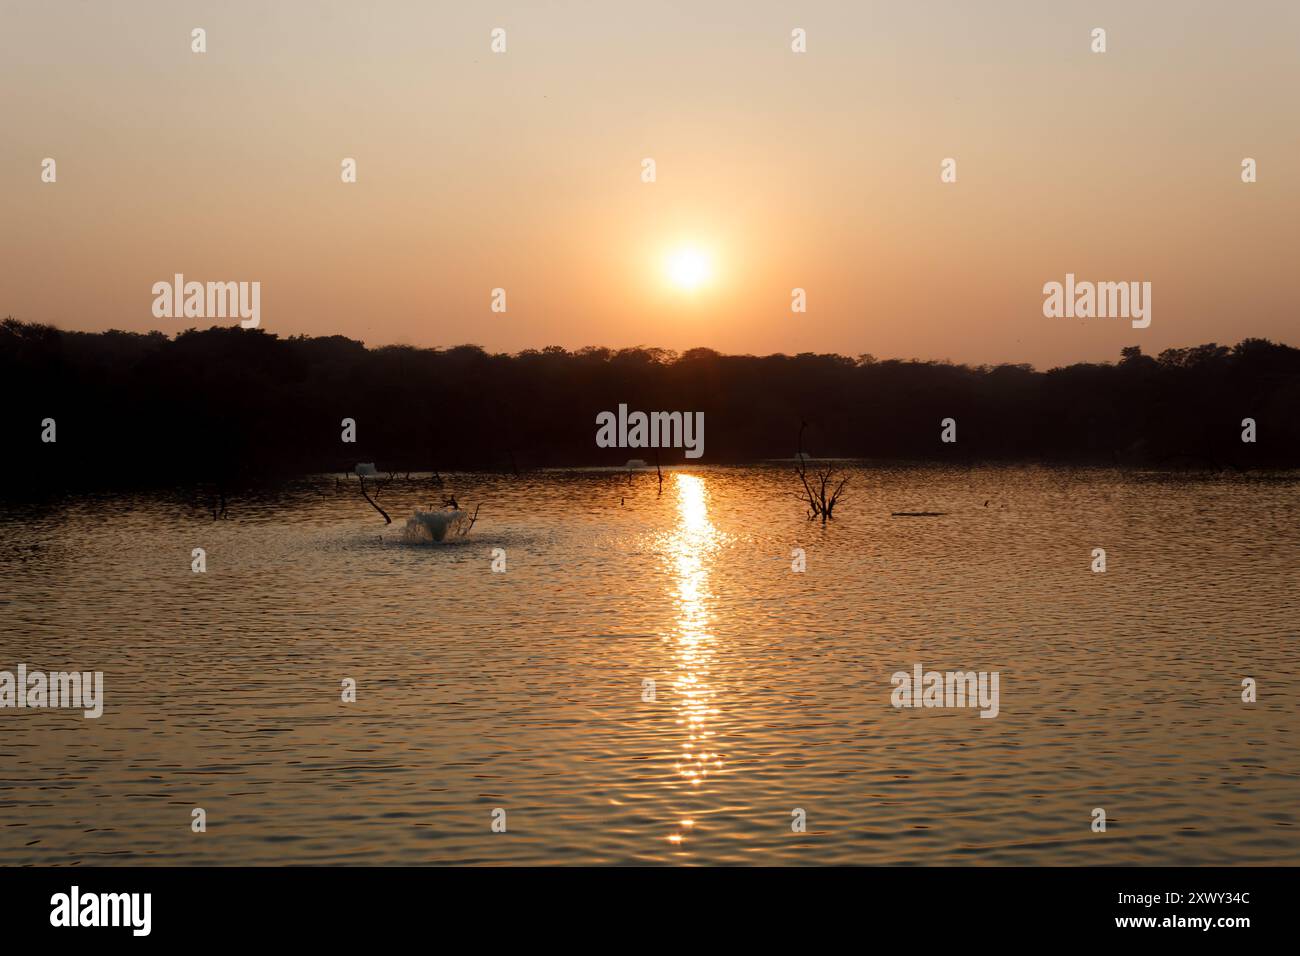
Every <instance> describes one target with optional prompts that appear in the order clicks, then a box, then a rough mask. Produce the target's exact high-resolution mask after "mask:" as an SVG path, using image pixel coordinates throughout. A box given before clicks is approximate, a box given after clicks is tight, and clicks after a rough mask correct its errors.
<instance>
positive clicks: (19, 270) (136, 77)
mask: <svg viewBox="0 0 1300 956" xmlns="http://www.w3.org/2000/svg"><path fill="white" fill-rule="evenodd" d="M196 26H201V27H203V28H204V29H206V31H207V42H208V52H207V53H204V54H194V53H191V52H190V31H191V29H192V28H193V27H196ZM498 26H499V27H504V28H505V29H506V31H507V52H506V53H504V54H493V53H492V52H491V51H490V50H489V43H490V32H491V30H492V29H493V28H494V27H498ZM1097 26H1100V27H1104V28H1105V29H1106V30H1107V38H1108V46H1109V49H1108V51H1107V52H1106V53H1104V54H1095V53H1092V52H1091V51H1090V49H1089V44H1090V36H1089V34H1090V31H1091V30H1092V28H1093V27H1097ZM795 27H800V28H803V29H805V30H806V31H807V36H808V52H807V53H805V54H795V53H793V52H791V49H790V31H791V30H792V29H793V28H795ZM1298 51H1300V4H1295V3H1289V2H1282V0H1277V2H1254V3H1252V2H1245V3H1234V4H1224V3H1189V2H1177V3H1175V2H1152V3H1142V4H1134V3H1130V2H1117V3H1104V2H1097V3H1087V4H1064V3H1051V4H1045V3H1041V2H1031V0H1025V2H1001V3H988V4H974V3H968V2H956V0H954V2H950V3H937V2H931V3H925V2H908V3H903V2H881V3H864V2H836V3H832V2H824V3H798V4H793V3H777V2H766V0H736V2H732V0H710V2H707V3H706V2H698V0H697V2H654V3H650V2H638V3H631V2H624V0H605V2H587V3H576V2H575V3H563V2H548V3H541V2H534V3H518V4H504V3H495V4H479V3H449V2H448V3H430V2H409V3H403V2H378V3H367V4H360V3H354V2H334V0H329V2H323V0H312V2H277V3H274V4H266V3H260V2H258V3H254V2H224V3H220V4H217V3H187V2H172V0H168V2H133V3H129V4H105V3H71V2H51V0H38V2H14V0H0V123H2V124H3V125H2V128H3V135H0V221H2V222H3V224H4V229H3V236H2V238H0V243H3V250H2V251H3V255H0V316H2V315H9V314H12V315H13V316H15V317H17V318H20V319H24V320H28V321H40V322H51V323H54V324H56V325H59V326H60V327H63V328H75V329H104V328H110V327H116V328H125V329H133V330H141V331H143V330H147V329H154V328H159V329H163V330H164V331H167V332H175V331H177V330H179V329H180V328H183V327H186V326H187V325H190V324H198V325H207V324H211V323H207V322H197V323H195V322H192V321H186V320H181V319H163V320H159V319H155V318H154V317H153V315H152V313H151V304H152V295H151V293H150V288H151V286H152V285H153V283H155V282H157V281H159V280H170V279H171V277H172V276H173V275H174V274H175V273H178V272H179V273H184V274H185V276H186V278H187V279H197V280H200V281H204V280H244V281H252V280H256V281H260V282H261V283H262V325H263V327H264V328H266V329H267V330H268V331H272V332H276V333H278V334H281V335H290V334H297V333H309V334H335V333H338V334H343V335H347V336H350V337H353V338H359V339H363V340H364V341H366V342H368V343H370V344H375V345H378V344H386V343H410V344H416V345H440V346H445V345H453V344H458V343H463V342H473V343H477V344H480V345H482V346H484V347H486V348H489V349H491V350H494V351H495V350H501V351H517V350H519V349H523V348H529V347H541V346H545V345H563V346H566V347H579V346H583V345H592V344H594V345H608V346H626V345H637V344H644V345H651V346H662V347H667V348H674V349H685V348H690V347H693V346H697V345H702V346H709V347H712V348H716V349H719V350H721V351H725V352H752V353H760V354H762V353H768V352H774V351H784V352H800V351H817V352H832V351H833V352H841V353H845V354H850V355H856V354H859V353H863V352H870V353H872V354H874V355H876V356H878V357H882V358H884V357H904V358H907V357H920V358H952V359H954V360H957V361H970V362H996V361H1028V362H1033V363H1035V364H1037V365H1051V364H1058V363H1063V362H1069V361H1076V360H1088V359H1094V360H1099V359H1113V358H1116V357H1117V356H1118V353H1119V349H1120V348H1121V347H1122V346H1124V345H1131V344H1138V345H1141V346H1143V348H1144V350H1145V351H1148V352H1158V351H1159V350H1160V349H1162V348H1165V347H1168V346H1182V345H1190V344H1197V343H1201V342H1205V341H1218V342H1220V343H1231V342H1236V341H1238V340H1239V339H1241V338H1244V337H1247V336H1265V337H1270V338H1273V339H1275V340H1282V341H1287V342H1289V343H1291V344H1296V342H1297V339H1298V338H1300V337H1298V336H1297V335H1296V330H1297V327H1300V322H1298V321H1297V317H1296V308H1295V294H1294V291H1293V288H1292V282H1293V276H1294V275H1295V274H1296V272H1297V269H1296V267H1295V261H1294V260H1295V255H1296V249H1297V246H1298V244H1300V243H1298V240H1300V186H1298V185H1297V177H1300V123H1297V116H1300V109H1298V108H1297V106H1298V103H1297V100H1298V98H1300V52H1298ZM1247 156H1249V157H1253V158H1255V159H1256V160H1257V161H1258V164H1259V181H1258V182H1257V183H1254V184H1250V185H1247V184H1243V183H1242V182H1241V179H1240V164H1241V160H1242V158H1243V157H1247ZM44 157H53V158H55V159H56V161H57V163H58V167H57V168H58V181H57V183H54V184H48V183H42V182H41V181H40V172H41V169H40V164H41V160H42V159H43V158H44ZM344 157H354V158H355V159H356V160H357V164H358V181H357V182H356V183H355V184H344V183H342V182H341V181H340V175H339V174H340V162H341V160H342V159H343V158H344ZM945 157H954V158H956V160H957V164H958V167H957V169H958V179H957V182H956V183H953V184H943V183H941V182H940V178H939V165H940V162H941V161H942V160H943V159H944V158H945ZM645 158H653V159H654V160H655V168H656V181H655V182H653V183H645V182H642V160H643V159H645ZM682 248H690V249H695V250H698V251H699V254H700V256H701V257H702V258H703V261H704V263H705V265H704V273H705V274H704V276H703V278H702V280H700V281H696V282H691V283H682V282H676V281H671V280H670V276H671V274H672V273H671V270H670V269H668V268H666V266H665V262H666V261H669V260H671V258H672V257H673V255H674V250H679V249H682ZM1067 272H1072V273H1075V274H1077V275H1078V276H1079V277H1080V278H1081V279H1093V280H1113V281H1128V280H1140V281H1150V282H1151V283H1152V287H1153V322H1152V325H1151V327H1150V328H1148V329H1144V330H1134V329H1132V328H1130V327H1129V324H1128V323H1127V322H1125V321H1116V320H1097V319H1094V320H1074V319H1048V318H1044V316H1043V313H1042V303H1043V294H1042V287H1043V284H1044V283H1045V282H1049V281H1053V280H1055V281H1060V280H1062V279H1063V278H1064V276H1065V274H1066V273H1067ZM796 287H799V288H803V289H805V290H806V293H807V307H808V311H807V313H806V314H803V315H798V316H796V315H793V314H792V313H791V309H790V303H791V290H792V289H793V288H796ZM494 288H504V289H506V290H507V294H508V311H507V312H506V313H504V314H500V313H493V312H491V311H490V308H489V306H490V301H491V292H492V289H494Z"/></svg>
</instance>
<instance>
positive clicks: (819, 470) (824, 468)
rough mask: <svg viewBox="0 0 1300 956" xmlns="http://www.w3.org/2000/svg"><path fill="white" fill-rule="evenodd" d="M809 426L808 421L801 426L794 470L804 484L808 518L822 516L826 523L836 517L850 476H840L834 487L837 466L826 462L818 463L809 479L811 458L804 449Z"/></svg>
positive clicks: (813, 518) (812, 518)
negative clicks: (804, 434) (804, 439)
mask: <svg viewBox="0 0 1300 956" xmlns="http://www.w3.org/2000/svg"><path fill="white" fill-rule="evenodd" d="M807 427H808V423H807V422H804V423H803V424H801V425H800V426H799V451H798V455H797V456H796V458H795V465H794V471H795V474H796V475H798V476H799V482H800V484H802V485H803V500H805V501H806V502H807V505H808V520H809V521H816V520H817V519H818V518H819V517H820V518H821V519H822V524H825V523H826V522H827V521H830V520H831V519H833V518H834V517H835V506H836V505H837V504H839V501H840V496H841V495H842V494H843V493H844V486H845V485H847V484H848V483H849V479H848V476H845V477H843V478H840V480H839V483H838V484H835V485H834V487H833V488H832V487H831V486H832V484H834V483H835V479H836V473H835V466H834V465H831V464H829V463H826V464H821V465H817V466H816V469H815V471H814V473H813V478H812V481H809V480H808V460H809V459H808V456H807V455H805V454H804V450H803V432H804V429H805V428H807Z"/></svg>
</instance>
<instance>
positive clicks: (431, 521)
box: [402, 510, 469, 544]
mask: <svg viewBox="0 0 1300 956" xmlns="http://www.w3.org/2000/svg"><path fill="white" fill-rule="evenodd" d="M468 524H469V515H467V514H466V513H465V512H463V511H459V510H457V511H417V512H415V514H413V515H411V517H409V518H407V519H406V527H405V528H404V529H402V541H403V542H404V543H406V544H436V543H438V542H440V541H442V540H444V539H445V538H446V537H447V536H448V534H449V533H450V535H451V536H452V537H453V538H458V537H460V536H461V535H463V534H465V532H466V531H468V530H469V528H468V527H467V525H468Z"/></svg>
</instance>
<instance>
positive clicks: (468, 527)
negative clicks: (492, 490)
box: [460, 503, 483, 538]
mask: <svg viewBox="0 0 1300 956" xmlns="http://www.w3.org/2000/svg"><path fill="white" fill-rule="evenodd" d="M482 507H483V505H482V503H479V504H477V505H475V506H474V514H473V515H471V516H470V519H469V524H467V525H466V526H465V527H463V528H461V531H460V537H462V538H463V537H465V535H467V534H469V533H470V531H471V530H472V529H473V527H474V522H475V521H477V520H478V509H479V508H482Z"/></svg>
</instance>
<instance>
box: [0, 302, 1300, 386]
mask: <svg viewBox="0 0 1300 956" xmlns="http://www.w3.org/2000/svg"><path fill="white" fill-rule="evenodd" d="M10 320H12V321H15V322H18V323H20V324H22V325H24V326H33V327H34V326H44V327H47V328H51V329H54V330H56V331H58V332H59V333H63V334H74V335H110V334H114V333H118V334H123V335H138V336H142V337H146V338H147V337H149V336H152V335H160V336H163V337H164V338H165V339H166V340H167V341H175V340H176V339H177V338H178V337H179V336H182V335H185V334H188V333H196V332H197V333H202V332H212V331H218V332H219V331H227V330H234V331H246V332H252V333H264V334H267V335H271V336H273V337H275V338H279V339H284V340H290V339H295V338H307V339H332V338H344V339H347V340H348V341H350V342H355V343H357V344H358V345H361V346H363V347H364V348H366V349H367V350H368V351H380V350H382V349H416V350H422V351H425V350H427V351H432V352H448V351H452V350H454V349H465V348H468V349H478V350H479V351H482V352H484V353H486V354H488V355H504V356H508V357H511V358H515V357H518V356H521V355H528V354H534V353H542V352H545V351H547V350H549V349H557V348H558V349H562V350H563V351H564V352H565V353H567V354H570V355H578V354H582V353H584V352H590V351H594V352H601V351H605V352H609V353H610V354H616V353H619V352H624V353H632V352H645V353H649V354H657V355H661V356H670V357H671V358H672V359H677V358H681V357H682V356H684V355H688V354H690V353H692V352H711V353H713V354H715V355H718V356H720V357H722V358H756V359H766V358H781V357H784V358H797V357H799V356H801V355H818V356H837V357H840V358H848V359H853V360H854V361H860V360H861V359H862V358H863V357H864V356H870V357H871V359H872V361H874V362H903V363H907V362H919V363H936V364H941V365H953V366H964V367H968V368H972V369H978V368H984V367H989V368H997V367H999V366H1016V367H1022V368H1023V367H1028V368H1031V369H1033V370H1034V371H1035V372H1050V371H1051V370H1052V369H1056V368H1069V367H1071V366H1075V365H1114V364H1116V363H1117V362H1118V361H1120V360H1121V359H1122V358H1123V355H1122V354H1121V353H1122V350H1123V349H1128V348H1133V347H1137V348H1139V349H1140V350H1141V354H1142V355H1144V356H1149V357H1151V358H1158V357H1159V356H1160V355H1161V354H1162V353H1164V352H1166V351H1175V352H1177V351H1185V350H1188V349H1196V348H1205V347H1209V346H1221V347H1225V348H1229V349H1231V348H1234V347H1235V346H1237V345H1240V344H1241V343H1242V342H1248V341H1266V342H1268V343H1270V344H1272V345H1282V346H1286V347H1288V348H1297V347H1300V346H1296V345H1293V344H1292V343H1291V342H1287V341H1282V340H1280V339H1271V338H1267V337H1264V336H1242V337H1240V338H1238V339H1237V340H1235V341H1224V342H1218V341H1213V342H1195V343H1190V342H1189V343H1186V344H1183V345H1170V346H1166V347H1165V348H1162V349H1160V350H1159V351H1155V352H1152V351H1148V350H1147V349H1146V348H1143V346H1142V343H1141V342H1133V343H1131V344H1129V345H1121V346H1120V347H1119V349H1117V351H1116V353H1115V355H1114V356H1113V357H1110V358H1102V359H1082V358H1081V359H1075V360H1073V361H1065V362H1061V363H1057V364H1054V365H1046V366H1045V365H1040V364H1036V363H1033V362H1018V361H1013V360H1003V361H986V362H973V361H968V360H963V359H957V358H953V357H952V356H947V355H945V356H921V355H912V356H901V355H877V354H875V353H873V352H859V353H857V354H850V353H848V352H837V351H812V350H808V351H803V352H728V351H724V350H722V349H719V348H716V347H714V346H710V345H693V346H691V347H689V348H684V349H673V348H668V347H665V346H660V345H649V344H646V343H640V344H637V345H622V346H615V345H603V344H596V343H588V344H585V345H580V346H576V347H571V346H565V345H560V344H558V343H551V344H547V345H543V346H539V347H528V348H521V349H515V350H513V351H512V350H507V349H490V348H488V347H487V346H485V345H483V344H481V343H479V342H455V343H448V344H438V345H416V344H412V343H409V342H383V343H375V342H368V341H365V340H364V339H357V338H353V337H352V336H350V335H345V334H344V333H342V332H324V333H316V332H308V333H295V334H292V335H282V334H280V333H277V332H275V331H274V330H271V329H264V328H258V329H239V328H238V326H234V327H232V326H227V325H211V326H207V327H206V328H204V327H199V326H189V327H186V328H183V329H177V330H175V331H172V332H168V331H165V330H162V329H149V330H146V331H137V330H132V329H122V328H115V327H109V328H104V329H72V328H64V327H62V326H60V325H58V324H57V323H53V322H38V321H29V320H24V319H21V318H19V317H18V316H14V315H6V316H4V317H3V318H0V321H10Z"/></svg>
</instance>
